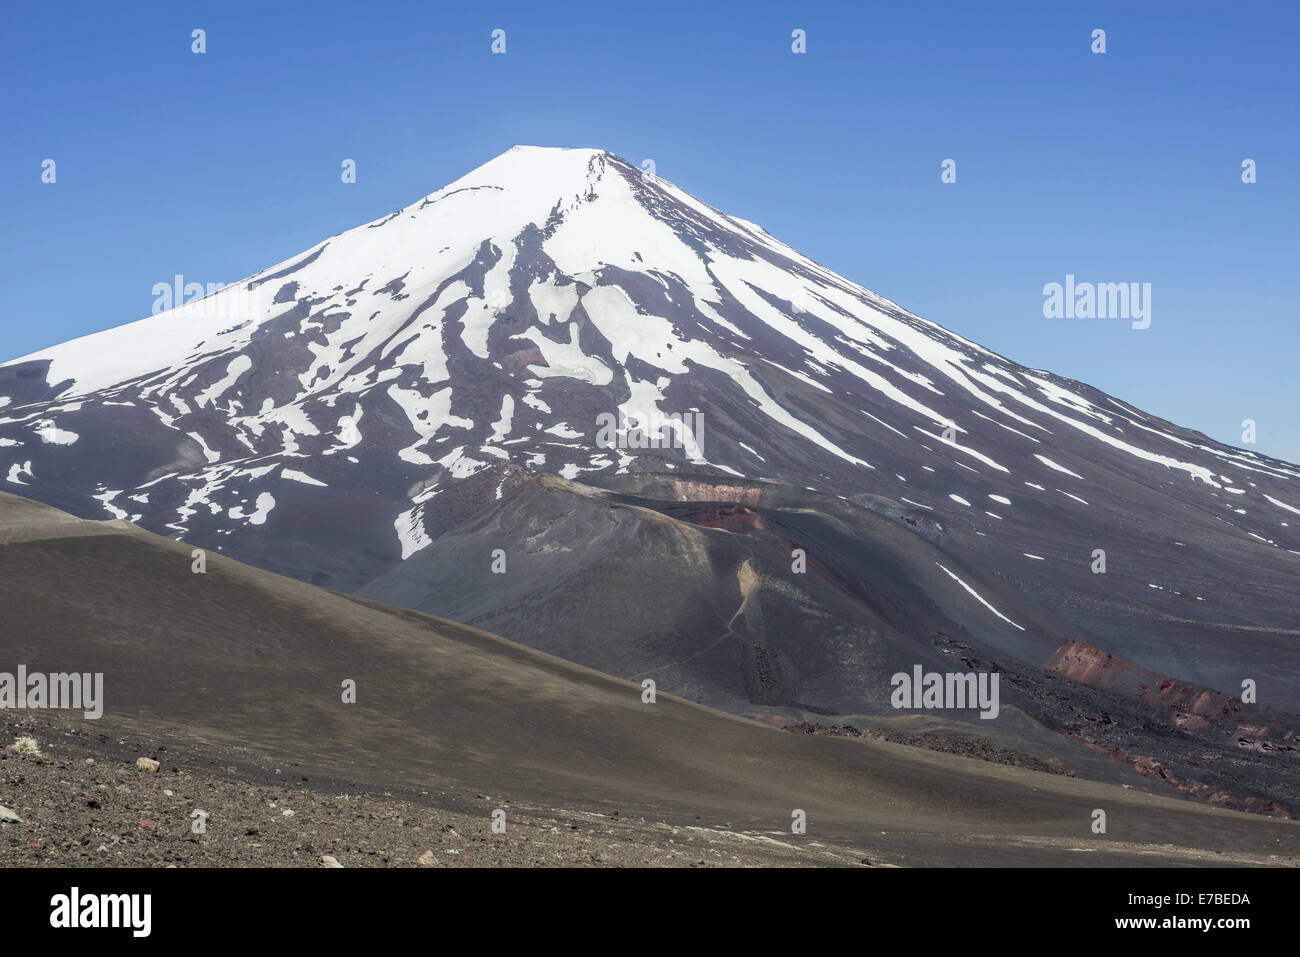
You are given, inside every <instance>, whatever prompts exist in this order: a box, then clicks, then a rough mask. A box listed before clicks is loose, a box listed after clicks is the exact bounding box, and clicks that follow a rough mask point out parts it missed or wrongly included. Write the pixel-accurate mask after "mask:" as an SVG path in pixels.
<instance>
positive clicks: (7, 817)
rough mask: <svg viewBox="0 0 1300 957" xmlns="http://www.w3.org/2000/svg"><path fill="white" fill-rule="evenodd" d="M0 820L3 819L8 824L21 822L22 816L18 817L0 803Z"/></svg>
mask: <svg viewBox="0 0 1300 957" xmlns="http://www.w3.org/2000/svg"><path fill="white" fill-rule="evenodd" d="M0 821H4V822H6V823H9V824H21V823H23V819H22V818H20V817H19V816H18V815H17V814H15V813H14V812H13V811H11V810H9V808H7V807H5V806H4V805H3V804H0Z"/></svg>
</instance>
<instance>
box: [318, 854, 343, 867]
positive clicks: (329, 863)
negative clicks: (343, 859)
mask: <svg viewBox="0 0 1300 957" xmlns="http://www.w3.org/2000/svg"><path fill="white" fill-rule="evenodd" d="M320 863H321V866H322V867H342V866H343V865H342V864H340V863H339V860H338V858H337V857H334V856H333V855H331V854H326V855H325V856H323V857H322V858H321V859H320Z"/></svg>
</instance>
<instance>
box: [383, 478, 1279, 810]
mask: <svg viewBox="0 0 1300 957" xmlns="http://www.w3.org/2000/svg"><path fill="white" fill-rule="evenodd" d="M607 484H609V485H611V486H613V487H614V488H613V490H602V489H597V488H593V487H590V486H584V485H578V484H576V483H571V482H566V481H564V480H563V479H558V478H553V477H542V478H540V479H538V480H536V481H535V482H532V483H529V484H527V485H524V486H522V487H520V488H518V489H517V490H516V491H514V492H512V493H511V494H508V495H506V496H505V497H503V498H502V499H501V500H500V501H499V502H497V503H495V504H493V505H491V506H489V507H488V508H486V509H484V510H483V511H482V512H481V513H480V514H479V515H477V516H475V517H474V518H472V519H470V520H468V521H466V522H465V523H464V524H462V525H460V526H458V527H457V528H455V529H453V530H452V531H449V532H447V533H445V534H444V535H442V536H440V537H439V538H438V539H436V540H435V541H434V544H433V545H432V546H431V547H430V548H428V549H425V550H423V551H421V552H420V553H419V554H417V555H415V556H413V557H412V558H410V559H409V560H407V561H406V562H404V563H403V564H402V565H400V566H398V567H397V568H396V569H394V570H393V571H391V572H389V573H387V574H386V575H384V576H381V577H380V578H379V579H376V580H375V581H374V582H373V583H371V585H370V586H368V587H367V588H366V589H364V590H363V592H362V594H364V595H367V596H369V597H372V598H376V599H379V600H381V601H385V602H389V603H393V604H398V605H403V606H406V607H411V608H417V609H420V610H422V611H426V612H429V613H431V614H438V615H443V616H446V617H450V618H453V619H455V620H457V621H461V622H465V623H467V624H472V625H475V626H477V627H481V628H484V629H487V630H491V631H493V632H494V633H497V634H500V635H503V636H505V637H507V638H510V639H511V640H515V641H520V642H522V643H524V644H527V645H529V646H531V647H535V648H540V649H542V650H544V651H548V652H551V653H553V654H558V655H562V656H564V657H566V658H570V659H572V660H575V661H577V662H579V663H581V664H585V665H588V666H590V667H593V668H597V669H599V670H601V671H606V672H609V673H612V674H616V675H619V676H622V677H625V678H628V679H631V680H634V681H640V680H643V679H645V678H653V679H654V680H655V681H656V682H657V683H658V685H659V687H661V688H663V689H665V690H668V691H671V692H673V693H676V694H681V695H683V696H685V697H688V698H690V699H692V700H695V701H701V702H704V703H707V704H710V705H713V706H715V707H719V708H724V709H727V710H730V711H734V712H738V713H742V714H750V715H756V716H758V715H762V716H765V717H767V718H769V719H773V720H782V721H783V720H791V719H798V718H801V717H807V716H808V715H809V714H810V713H811V714H812V715H820V716H855V717H853V718H852V720H853V721H855V722H861V721H869V722H875V723H878V722H879V721H881V720H890V721H899V722H904V723H905V724H907V725H908V726H910V727H917V726H918V722H921V723H922V724H921V725H920V726H924V727H929V728H932V729H940V728H943V729H947V730H949V731H952V730H959V731H964V732H965V733H966V734H969V733H971V732H974V733H977V734H980V735H992V736H995V737H999V738H1001V739H1002V740H1003V741H1004V743H1007V744H1011V745H1012V746H1014V747H1017V748H1021V749H1028V750H1030V751H1035V752H1039V753H1042V754H1045V755H1048V756H1051V757H1052V758H1055V759H1057V760H1060V761H1063V762H1064V763H1065V765H1066V766H1067V767H1071V768H1073V769H1075V770H1077V771H1078V772H1079V773H1081V774H1084V775H1086V776H1089V777H1093V778H1097V779H1100V780H1108V781H1112V782H1119V783H1130V782H1131V780H1132V777H1131V776H1132V775H1133V773H1134V772H1135V771H1136V772H1137V774H1140V775H1144V776H1146V777H1147V778H1149V779H1150V780H1151V781H1152V783H1153V784H1155V786H1157V787H1159V786H1164V787H1167V788H1171V789H1175V788H1176V789H1178V790H1180V791H1182V792H1185V793H1188V794H1192V795H1194V796H1196V797H1198V798H1200V799H1202V800H1206V801H1211V802H1213V803H1217V804H1222V805H1225V806H1230V807H1236V808H1241V809H1249V810H1256V811H1263V812H1264V813H1269V814H1276V815H1281V816H1297V815H1300V718H1298V717H1297V716H1295V715H1294V714H1290V713H1287V712H1285V711H1281V710H1278V709H1276V708H1273V707H1269V706H1267V705H1265V704H1260V703H1253V704H1248V703H1245V702H1243V701H1242V700H1241V699H1240V698H1239V697H1233V696H1230V695H1227V694H1223V693H1220V692H1214V691H1212V690H1210V689H1209V688H1206V687H1204V686H1201V685H1196V684H1193V683H1190V682H1183V681H1177V680H1174V679H1171V678H1168V677H1167V676H1164V675H1161V674H1158V673H1155V672H1151V671H1149V670H1144V669H1136V668H1134V667H1133V666H1132V665H1131V664H1130V663H1129V662H1126V661H1122V660H1120V659H1116V658H1113V657H1112V656H1110V655H1108V654H1106V653H1105V652H1104V651H1102V650H1101V648H1103V647H1105V646H1107V645H1108V644H1109V639H1110V635H1108V634H1107V633H1105V632H1101V631H1098V632H1092V631H1088V630H1085V629H1079V628H1076V627H1075V626H1074V625H1073V624H1072V623H1071V622H1069V621H1068V620H1067V618H1066V617H1065V615H1063V614H1062V612H1061V610H1060V605H1059V596H1060V595H1061V594H1062V591H1061V582H1059V581H1055V580H1053V577H1052V576H1051V575H1050V574H1047V575H1044V576H1042V577H1041V578H1038V579H1036V580H1028V581H1026V580H1020V581H1012V582H1008V580H1007V578H1006V576H1004V575H1000V574H999V573H998V572H997V571H996V569H997V568H998V564H997V563H996V561H995V560H987V561H984V562H980V563H979V564H974V565H967V564H964V563H959V562H958V561H957V560H956V559H954V558H953V557H952V554H951V553H952V552H954V551H956V549H955V548H953V547H952V546H953V545H954V543H955V544H957V545H958V546H964V547H963V551H964V552H965V553H966V554H967V555H972V556H975V558H976V560H978V559H979V558H980V557H981V556H982V557H984V558H986V559H992V558H994V557H995V556H996V553H993V555H990V550H989V549H988V548H987V547H985V546H984V545H983V542H982V541H981V540H980V539H979V538H973V537H972V536H970V534H969V532H968V530H965V529H963V528H961V527H960V526H959V527H957V528H952V527H947V526H945V524H944V523H943V522H941V521H939V520H937V519H935V518H933V517H932V516H930V515H928V514H927V513H925V512H922V511H915V510H908V509H899V508H897V507H896V506H892V505H891V504H890V503H889V502H888V501H884V500H878V499H870V498H867V497H864V498H863V504H858V503H855V502H849V501H845V500H843V499H839V498H835V497H833V496H827V495H820V494H816V493H812V492H808V491H805V490H800V489H791V488H787V487H780V486H770V485H763V484H761V483H753V482H743V481H740V480H731V481H729V482H725V483H720V482H716V481H710V480H708V479H707V477H702V476H696V477H694V478H690V479H688V478H686V477H672V476H641V477H639V478H637V477H621V478H617V479H613V480H610V481H609V482H608V483H607ZM633 490H635V491H636V492H637V494H632V492H633ZM796 549H799V550H801V551H802V552H803V561H804V564H805V566H806V567H805V568H804V570H803V571H802V572H799V571H796V570H795V569H796V567H797V566H796V563H795V562H794V560H793V559H792V555H794V554H796V553H795V550H796ZM494 554H496V555H498V556H499V560H498V561H496V562H494V560H493V557H492V556H493V555H494ZM494 567H495V568H496V569H497V571H496V572H493V570H492V569H493V568H494ZM953 575H957V576H959V577H960V579H961V581H962V582H965V583H969V584H970V585H972V586H973V587H974V588H975V589H976V591H977V592H978V594H980V595H991V594H999V595H1000V596H1001V597H1000V598H999V607H998V608H997V610H996V611H994V610H992V609H990V608H989V607H987V606H986V605H984V604H982V603H981V602H980V601H979V600H978V599H977V598H976V597H974V596H973V595H972V594H971V593H970V592H968V591H967V590H966V589H965V588H963V587H962V585H961V584H960V583H959V582H958V581H956V580H954V578H953ZM1117 578H1119V576H1118V575H1117ZM1008 584H1010V585H1012V586H1013V587H1010V588H1009V587H1007V586H1008ZM1139 594H1141V592H1139ZM1112 604H1113V606H1114V607H1115V608H1116V609H1118V610H1121V611H1122V612H1123V613H1124V614H1125V615H1126V616H1127V617H1129V618H1131V620H1132V627H1133V629H1134V631H1139V630H1140V629H1141V628H1142V626H1144V625H1148V626H1150V627H1151V628H1152V630H1153V631H1158V630H1159V629H1160V628H1161V627H1164V626H1166V625H1167V623H1166V622H1165V621H1163V620H1161V619H1160V618H1158V617H1153V612H1152V611H1151V610H1150V609H1149V608H1148V607H1147V606H1145V605H1144V604H1142V603H1132V604H1129V605H1125V603H1124V601H1123V600H1122V599H1119V598H1117V599H1116V600H1115V601H1114V602H1113V603H1112ZM1007 622H1015V623H1016V624H1017V626H1018V627H1005V624H1006V623H1007ZM1000 624H1001V625H1003V626H1004V627H997V626H998V625H1000ZM1061 635H1070V636H1071V638H1069V639H1068V640H1063V639H1062V638H1061V637H1060V636H1061ZM1279 637H1281V635H1280V634H1278V633H1274V634H1262V635H1258V636H1257V637H1255V639H1254V640H1255V641H1256V643H1257V645H1258V646H1259V647H1261V648H1262V647H1264V646H1265V645H1266V644H1267V641H1268V640H1270V639H1271V640H1272V641H1274V642H1277V641H1278V639H1279ZM1248 642H1249V639H1247V641H1244V642H1242V644H1241V645H1238V644H1227V645H1225V644H1222V643H1221V644H1220V645H1219V646H1212V645H1206V646H1204V647H1201V648H1198V647H1197V646H1196V645H1195V644H1194V643H1191V642H1189V643H1188V646H1187V647H1185V648H1183V649H1182V652H1181V654H1182V657H1181V659H1180V664H1181V670H1182V671H1183V672H1189V671H1190V672H1193V673H1195V672H1201V673H1212V674H1215V675H1217V676H1218V677H1219V678H1221V679H1222V685H1221V686H1228V687H1230V686H1232V685H1233V683H1234V682H1237V681H1239V680H1240V678H1239V676H1242V675H1245V674H1246V672H1243V671H1242V670H1241V669H1242V665H1241V662H1240V661H1238V660H1237V657H1236V656H1238V655H1239V654H1240V653H1241V647H1243V646H1245V645H1246V644H1247V643H1248ZM1174 651H1175V652H1176V651H1177V649H1174ZM1274 664H1275V667H1274V668H1273V669H1270V670H1269V671H1268V672H1265V673H1264V674H1263V675H1262V676H1261V678H1260V679H1259V685H1260V688H1261V689H1262V690H1261V694H1262V695H1263V696H1264V700H1265V701H1267V700H1270V698H1271V696H1274V695H1275V694H1276V689H1277V686H1278V685H1277V682H1276V680H1275V679H1274V677H1273V676H1274V675H1276V674H1277V673H1278V670H1281V671H1282V672H1283V673H1287V672H1289V671H1290V669H1291V668H1293V667H1295V665H1296V662H1295V656H1294V652H1293V651H1292V649H1291V648H1290V647H1289V646H1288V645H1285V644H1283V645H1282V646H1281V650H1280V651H1279V654H1278V659H1277V661H1276V662H1275V663H1274ZM1278 664H1281V666H1282V667H1281V668H1280V669H1278V668H1276V665H1278ZM916 665H920V666H922V667H923V669H924V670H926V671H939V672H947V671H955V672H959V673H961V672H971V671H974V672H980V671H995V672H998V673H1000V675H1001V703H1002V710H1001V711H1000V713H999V714H998V715H997V716H996V718H995V719H994V720H986V719H983V718H980V717H978V716H977V713H976V712H975V711H965V710H959V709H958V710H954V709H946V710H944V711H941V712H936V711H923V712H915V711H908V712H900V711H896V710H894V709H893V708H891V706H890V695H891V693H892V691H893V685H892V684H891V677H892V676H893V675H894V674H896V673H899V672H902V673H911V672H912V669H913V667H914V666H916ZM1225 676H1226V677H1225ZM1026 717H1027V718H1028V719H1029V721H1028V722H1026V720H1024V719H1025V718H1026ZM825 720H829V718H825Z"/></svg>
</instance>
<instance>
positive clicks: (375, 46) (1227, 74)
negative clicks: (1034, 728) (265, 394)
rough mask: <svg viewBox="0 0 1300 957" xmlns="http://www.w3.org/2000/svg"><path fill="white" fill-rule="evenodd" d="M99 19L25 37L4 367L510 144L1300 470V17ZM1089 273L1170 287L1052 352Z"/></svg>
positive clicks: (578, 10)
mask: <svg viewBox="0 0 1300 957" xmlns="http://www.w3.org/2000/svg"><path fill="white" fill-rule="evenodd" d="M76 6H77V5H76V4H71V5H67V4H61V5H56V6H50V5H36V4H25V5H22V6H21V7H20V6H18V5H17V4H10V5H9V6H8V8H7V9H6V12H5V17H6V19H7V21H8V22H7V24H6V26H5V29H4V30H3V33H0V78H3V81H4V83H3V87H4V91H5V92H4V93H3V95H2V100H0V102H3V113H2V114H0V120H2V123H0V129H2V130H3V132H2V133H0V222H2V223H3V226H4V228H3V229H0V280H2V281H3V283H4V311H3V314H2V316H0V361H4V360H8V359H11V358H16V357H18V356H21V355H25V354H27V353H29V352H32V351H35V350H37V349H41V348H44V347H46V346H49V345H52V344H55V343H57V342H60V341H63V340H65V339H69V338H73V337H75V336H78V335H83V334H85V333H89V332H93V331H96V330H99V329H104V328H108V327H110V326H114V325H119V324H121V323H123V322H127V321H131V320H133V319H137V318H141V317H143V316H145V315H148V314H149V312H150V309H151V306H152V302H153V298H154V296H153V293H152V288H153V285H154V284H155V283H157V282H167V281H170V280H171V277H172V276H173V275H174V274H176V273H181V274H183V275H184V276H185V277H186V279H187V280H189V281H200V282H205V283H206V282H232V281H237V280H239V279H241V278H243V277H245V276H248V275H250V274H252V273H254V272H256V271H257V270H259V269H261V268H263V267H266V266H268V265H271V264H273V263H276V262H279V261H281V260H284V259H287V258H289V257H291V256H292V255H294V254H295V253H297V252H300V251H301V250H303V249H306V248H308V247H310V246H312V245H314V244H316V243H317V242H319V241H321V240H322V239H324V238H326V237H327V236H330V235H332V234H335V233H338V232H341V231H343V230H345V229H348V228H351V227H353V226H357V225H359V224H361V223H364V222H368V221H370V220H372V219H376V218H379V217H381V216H383V215H385V214H387V213H389V212H391V211H392V210H394V209H397V208H399V207H401V206H404V205H406V204H408V203H411V202H412V201H414V200H416V199H418V198H419V197H421V196H423V195H425V194H427V193H430V192H432V191H434V190H436V189H438V188H439V187H441V186H443V185H445V184H446V183H448V182H450V181H452V180H454V179H456V178H458V177H459V176H461V175H463V174H464V173H466V172H468V171H469V170H470V169H472V168H473V167H475V166H478V165H479V164H481V163H483V162H485V161H487V160H488V159H490V158H491V157H493V156H495V155H496V154H498V153H500V152H502V151H503V150H506V149H508V148H509V147H511V146H513V145H515V144H517V143H526V144H534V145H543V146H590V147H600V148H604V149H608V150H610V151H612V152H614V153H617V154H619V155H621V156H624V157H626V158H627V159H628V160H630V161H632V162H633V163H634V164H638V165H639V164H640V163H641V161H642V160H644V159H646V158H651V159H653V160H654V161H655V164H656V168H657V172H658V173H659V175H660V176H662V177H664V178H666V179H669V180H671V181H673V182H675V183H677V184H678V185H679V186H681V187H682V188H684V189H686V190H688V191H689V192H691V193H693V194H695V195H696V196H698V197H700V198H701V199H703V200H705V201H706V202H708V203H710V204H712V205H714V206H716V207H718V208H720V209H722V210H724V211H726V212H729V213H733V214H735V215H737V216H741V217H743V218H745V219H749V220H753V221H755V222H758V223H760V224H761V225H762V226H764V227H765V228H766V229H767V230H768V231H769V232H771V233H772V234H773V235H775V236H777V237H778V238H780V239H782V240H784V241H786V242H788V243H789V244H790V245H792V246H794V247H795V248H797V249H799V250H800V251H802V252H803V253H805V254H806V255H808V256H810V257H811V258H813V259H815V260H817V261H819V262H821V263H823V264H825V265H826V266H828V267H830V268H832V269H834V270H835V271H836V272H839V273H840V274H842V275H844V276H846V277H847V278H849V279H852V280H854V281H856V282H859V283H861V284H862V285H864V286H867V287H868V288H870V289H873V290H875V291H876V292H878V293H880V294H881V295H884V296H887V297H888V298H890V299H893V300H895V301H897V302H898V303H900V304H901V305H903V306H904V307H905V308H907V309H909V310H911V311H913V312H915V313H917V314H919V315H922V316H925V317H926V318H929V319H933V320H935V321H936V322H939V323H941V324H942V325H944V326H947V327H948V328H950V329H952V330H954V331H956V332H959V333H961V334H962V335H965V336H967V337H968V338H971V339H974V340H975V341H977V342H980V343H982V344H984V345H986V346H988V347H989V348H991V349H993V350H995V351H997V352H1000V353H1002V354H1003V355H1006V356H1008V357H1009V358H1011V359H1014V360H1016V361H1017V362H1020V363H1022V364H1025V365H1028V366H1032V367H1034V368H1042V369H1049V370H1051V371H1053V372H1057V373H1060V374H1062V375H1066V376H1070V377H1072V378H1076V379H1081V380H1083V381H1085V382H1088V383H1091V384H1092V385H1095V386H1097V387H1099V388H1101V389H1104V390H1105V391H1107V392H1110V393H1112V394H1113V395H1115V396H1117V397H1119V398H1121V399H1123V400H1125V401H1128V402H1131V403H1133V404H1135V405H1136V406H1137V407H1139V408H1142V409H1146V410H1148V411H1150V412H1153V413H1155V414H1157V415H1160V416H1162V417H1164V418H1167V419H1170V420H1172V421H1174V422H1177V423H1178V424H1180V425H1185V426H1188V427H1191V428H1194V429H1198V430H1200V431H1203V432H1205V433H1206V434H1208V435H1210V436H1212V437H1214V438H1216V439H1218V440H1220V441H1223V442H1227V443H1229V444H1232V445H1238V446H1240V445H1242V435H1241V421H1242V420H1243V419H1245V418H1251V419H1254V420H1255V421H1256V423H1257V428H1258V441H1257V443H1256V444H1255V445H1251V446H1245V447H1247V448H1251V449H1254V450H1255V451H1259V452H1263V453H1266V454H1271V455H1275V456H1278V457H1281V458H1285V459H1289V460H1290V461H1292V462H1300V417H1298V416H1297V411H1298V410H1300V374H1298V373H1297V369H1296V365H1297V353H1298V351H1300V350H1298V349H1297V345H1300V331H1298V330H1297V318H1298V316H1297V311H1298V310H1297V293H1298V290H1297V288H1296V287H1297V278H1298V277H1300V258H1298V257H1297V252H1300V243H1298V242H1297V228H1298V225H1297V224H1298V223H1300V186H1298V185H1297V181H1298V179H1300V126H1298V124H1297V119H1300V117H1298V115H1297V114H1298V111H1297V104H1298V103H1300V55H1297V53H1296V50H1297V44H1298V41H1300V7H1298V5H1296V4H1294V3H1276V4H1272V3H1252V4H1248V5H1244V6H1243V5H1234V4H1229V3H1214V4H1202V3H1188V2H1179V3H1141V4H1132V3H1113V4H1111V3H1080V4H1070V3H1025V4H988V3H978V4H977V3H952V4H941V3H883V4H875V3H861V4H818V3H768V4H745V5H743V7H742V5H740V4H732V3H726V4H722V3H716V4H703V3H685V2H684V3H675V2H654V3H642V4H611V3H608V2H605V3H590V4H578V3H564V2H554V3H552V2H548V3H539V2H535V0H534V2H527V3H499V4H492V3H482V4H478V3H474V4H467V3H457V4H443V3H434V2H428V0H425V2H418V3H415V2H412V3H384V2H372V3H366V4H348V5H346V6H340V7H339V8H338V9H337V11H336V10H333V9H331V6H330V5H328V4H305V3H304V4H300V5H296V4H278V3H277V4H267V3H258V4H252V3H239V2H222V3H219V4H216V3H213V4H207V3H186V4H176V3H132V4H120V5H119V4H113V5H109V4H85V5H84V6H85V8H86V9H85V10H84V11H76V10H75V9H70V8H75V7H76ZM1134 7H1136V8H1137V9H1132V8H1134ZM195 28H202V29H204V30H206V32H207V53H205V54H203V55H201V56H200V55H195V54H193V53H191V52H190V45H191V39H190V34H191V31H192V30H193V29H195ZM495 28H501V29H504V30H505V31H506V42H507V52H506V53H505V54H504V55H493V54H492V53H491V52H490V49H489V47H490V42H491V40H490V34H491V31H492V30H493V29H495ZM795 28H801V29H803V30H805V31H806V32H807V45H808V52H807V53H806V54H803V55H795V54H793V53H791V50H790V44H791V39H790V34H791V31H792V30H794V29H795ZM1096 28H1101V29H1104V30H1105V31H1106V36H1107V52H1106V53H1105V54H1103V55H1096V54H1093V53H1091V52H1090V49H1089V47H1090V44H1091V39H1090V34H1091V32H1092V30H1094V29H1096ZM1247 157H1249V158H1251V159H1254V160H1255V161H1256V163H1257V169H1258V182H1257V183H1256V184H1254V185H1244V184H1243V183H1242V182H1241V163H1242V160H1243V159H1245V158H1247ZM46 158H53V159H54V160H55V161H56V162H57V164H58V165H57V175H58V179H57V182H56V183H55V184H54V185H48V184H43V183H42V182H41V163H42V161H43V160H44V159H46ZM346 158H350V159H353V160H355V161H356V163H357V171H358V176H357V183H355V184H352V185H344V184H343V183H341V182H340V176H339V173H340V163H341V162H342V161H343V160H344V159H346ZM947 158H952V159H954V160H955V161H956V163H957V182H956V183H955V184H950V185H949V184H943V183H941V182H940V164H941V162H942V161H943V160H944V159H947ZM1067 273H1072V274H1074V275H1075V276H1076V277H1078V279H1079V280H1090V281H1094V282H1128V281H1135V282H1149V283H1151V285H1152V306H1153V310H1152V323H1151V327H1150V328H1148V329H1145V330H1133V329H1131V328H1130V327H1129V324H1128V323H1127V322H1124V321H1121V320H1099V319H1093V320H1049V319H1045V318H1043V313H1042V308H1043V293H1042V289H1043V286H1044V284H1045V283H1049V282H1062V281H1064V279H1065V276H1066V274H1067Z"/></svg>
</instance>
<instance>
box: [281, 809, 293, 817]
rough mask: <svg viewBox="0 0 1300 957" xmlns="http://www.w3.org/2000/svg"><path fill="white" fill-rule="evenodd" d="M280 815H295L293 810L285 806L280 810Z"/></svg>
mask: <svg viewBox="0 0 1300 957" xmlns="http://www.w3.org/2000/svg"><path fill="white" fill-rule="evenodd" d="M280 816H281V817H293V811H291V810H289V809H288V808H285V809H284V810H283V811H281V812H280Z"/></svg>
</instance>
